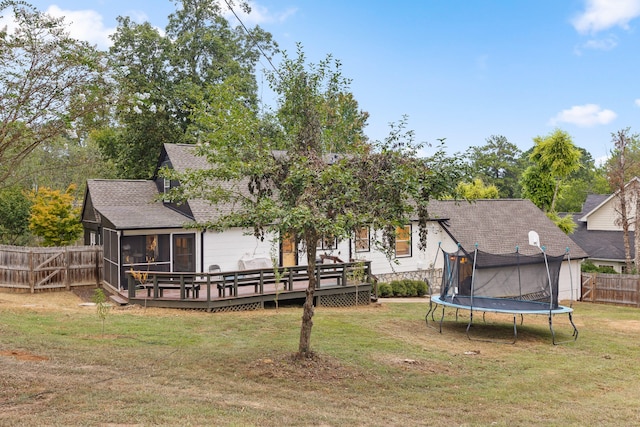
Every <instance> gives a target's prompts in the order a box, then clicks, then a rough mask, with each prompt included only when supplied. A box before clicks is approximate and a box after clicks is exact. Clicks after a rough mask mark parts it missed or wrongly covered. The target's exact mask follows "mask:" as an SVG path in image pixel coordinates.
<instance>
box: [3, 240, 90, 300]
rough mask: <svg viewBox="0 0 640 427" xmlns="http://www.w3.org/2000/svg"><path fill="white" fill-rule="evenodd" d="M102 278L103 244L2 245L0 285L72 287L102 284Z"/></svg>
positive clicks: (15, 286)
mask: <svg viewBox="0 0 640 427" xmlns="http://www.w3.org/2000/svg"><path fill="white" fill-rule="evenodd" d="M101 279H102V247H101V246H69V247H50V248H41V247H23V246H5V245H0V288H11V289H21V290H29V291H31V292H32V293H33V292H37V291H41V290H47V289H66V290H68V289H71V287H73V286H87V285H98V284H100V281H101Z"/></svg>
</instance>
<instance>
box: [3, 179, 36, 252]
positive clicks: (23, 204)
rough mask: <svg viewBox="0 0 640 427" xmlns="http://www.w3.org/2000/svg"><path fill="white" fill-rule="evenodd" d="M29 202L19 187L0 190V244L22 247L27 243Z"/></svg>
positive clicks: (29, 213)
mask: <svg viewBox="0 0 640 427" xmlns="http://www.w3.org/2000/svg"><path fill="white" fill-rule="evenodd" d="M30 215H31V202H30V201H29V199H28V198H27V196H26V195H25V192H24V190H23V189H22V188H21V187H19V186H13V187H6V188H3V189H1V190H0V243H2V244H3V245H24V244H26V243H27V242H28V241H29V237H30V236H29V217H30Z"/></svg>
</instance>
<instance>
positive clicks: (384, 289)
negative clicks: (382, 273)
mask: <svg viewBox="0 0 640 427" xmlns="http://www.w3.org/2000/svg"><path fill="white" fill-rule="evenodd" d="M378 296H379V297H392V296H393V288H392V287H391V285H390V284H389V283H385V282H383V283H378Z"/></svg>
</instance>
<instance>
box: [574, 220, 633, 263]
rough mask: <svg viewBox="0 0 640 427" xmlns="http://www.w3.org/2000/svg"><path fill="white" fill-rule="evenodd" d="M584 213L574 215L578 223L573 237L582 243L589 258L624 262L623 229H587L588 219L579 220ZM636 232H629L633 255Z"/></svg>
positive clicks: (581, 245)
mask: <svg viewBox="0 0 640 427" xmlns="http://www.w3.org/2000/svg"><path fill="white" fill-rule="evenodd" d="M581 216H582V214H576V215H574V221H575V222H576V223H577V224H578V226H577V227H576V230H575V231H574V232H573V234H572V235H571V239H572V240H573V241H574V242H576V243H577V244H578V245H580V247H581V248H583V249H584V250H585V251H586V252H587V253H588V254H589V258H595V259H603V260H604V259H607V260H617V261H620V262H624V260H625V254H624V240H623V233H622V231H606V230H587V223H586V221H580V222H579V221H578V218H580V217H581ZM633 240H634V233H633V232H630V233H629V241H630V242H631V257H632V258H633V257H634V253H635V252H634V248H633Z"/></svg>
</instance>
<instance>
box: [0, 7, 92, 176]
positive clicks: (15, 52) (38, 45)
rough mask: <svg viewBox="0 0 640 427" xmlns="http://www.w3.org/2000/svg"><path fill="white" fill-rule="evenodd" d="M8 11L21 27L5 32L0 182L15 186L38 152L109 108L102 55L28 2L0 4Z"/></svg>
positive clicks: (1, 41)
mask: <svg viewBox="0 0 640 427" xmlns="http://www.w3.org/2000/svg"><path fill="white" fill-rule="evenodd" d="M6 10H11V11H12V12H13V19H14V21H15V23H16V28H15V30H12V31H10V30H9V29H7V28H5V29H2V30H0V182H2V185H11V184H12V183H15V182H17V181H19V180H18V179H17V178H15V177H14V176H13V173H14V171H15V170H16V166H17V165H18V164H20V162H22V161H23V160H24V159H25V158H26V157H27V156H28V155H29V154H30V153H31V152H32V151H33V150H34V149H36V148H37V147H38V146H40V145H42V144H45V143H47V142H49V141H51V140H53V139H55V138H58V137H60V136H62V135H67V134H69V133H72V134H73V133H77V131H80V130H84V129H86V126H83V121H84V120H88V121H92V120H94V119H95V118H96V117H97V112H98V111H102V110H103V109H104V105H105V103H104V101H103V99H104V98H103V95H104V92H103V89H104V85H103V79H102V72H103V66H102V62H101V55H100V53H99V52H97V51H96V50H95V49H94V48H92V47H91V46H90V45H89V44H87V43H86V42H81V41H78V40H75V39H73V38H71V37H69V35H68V34H67V33H66V32H65V26H64V22H63V21H62V20H61V19H57V18H52V17H50V16H48V15H45V14H42V13H41V12H38V11H36V10H35V9H33V8H32V7H31V6H29V5H27V4H26V3H23V2H19V1H3V2H0V13H4V12H5V11H6Z"/></svg>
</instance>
